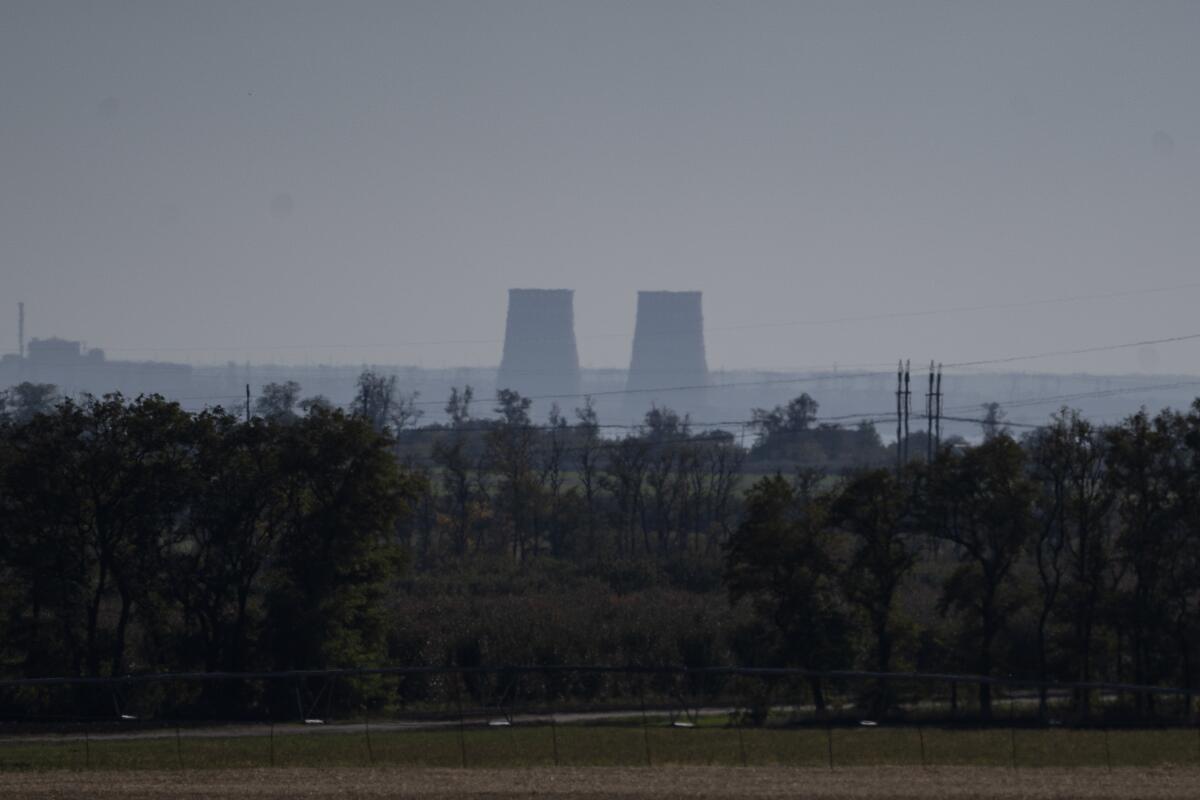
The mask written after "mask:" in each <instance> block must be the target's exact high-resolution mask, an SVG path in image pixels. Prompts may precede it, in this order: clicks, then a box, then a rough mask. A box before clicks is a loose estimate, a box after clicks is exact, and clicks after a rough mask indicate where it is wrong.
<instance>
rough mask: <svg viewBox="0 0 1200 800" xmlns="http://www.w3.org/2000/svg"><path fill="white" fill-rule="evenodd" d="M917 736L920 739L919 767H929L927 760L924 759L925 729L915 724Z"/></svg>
mask: <svg viewBox="0 0 1200 800" xmlns="http://www.w3.org/2000/svg"><path fill="white" fill-rule="evenodd" d="M917 738H918V739H920V740H921V768H922V769H929V762H928V761H926V760H925V729H924V727H922V726H921V725H917Z"/></svg>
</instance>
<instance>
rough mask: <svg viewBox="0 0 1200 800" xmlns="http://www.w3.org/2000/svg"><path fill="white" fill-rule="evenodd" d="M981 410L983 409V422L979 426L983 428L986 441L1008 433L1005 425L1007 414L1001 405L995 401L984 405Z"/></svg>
mask: <svg viewBox="0 0 1200 800" xmlns="http://www.w3.org/2000/svg"><path fill="white" fill-rule="evenodd" d="M981 408H982V409H983V420H982V421H981V422H980V423H979V424H980V425H982V426H983V438H984V439H992V438H995V437H996V436H999V435H1000V434H1002V433H1007V432H1008V429H1007V428H1006V427H1004V424H1003V423H1004V417H1005V416H1006V414H1005V413H1004V409H1002V408H1001V407H1000V404H999V403H997V402H994V401H993V402H991V403H984V404H983V405H982V406H981Z"/></svg>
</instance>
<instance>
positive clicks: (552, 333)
mask: <svg viewBox="0 0 1200 800" xmlns="http://www.w3.org/2000/svg"><path fill="white" fill-rule="evenodd" d="M574 294H575V293H574V292H573V291H571V290H570V289H509V290H508V320H507V322H506V323H505V326H504V356H503V357H502V358H501V360H500V372H499V374H498V375H497V378H496V386H497V388H500V389H515V390H517V391H518V392H520V393H521V394H523V395H525V396H527V397H529V396H533V397H537V396H541V395H573V394H578V392H579V354H578V352H577V350H576V349H575V306H574Z"/></svg>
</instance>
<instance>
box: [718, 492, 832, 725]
mask: <svg viewBox="0 0 1200 800" xmlns="http://www.w3.org/2000/svg"><path fill="white" fill-rule="evenodd" d="M827 519H828V505H827V502H826V501H825V499H824V498H816V499H813V500H810V501H809V502H806V503H801V502H798V498H797V496H796V493H795V490H794V489H793V488H792V486H791V484H790V483H789V482H788V481H787V480H785V479H784V478H782V477H780V476H778V475H776V476H774V477H768V478H762V479H761V480H759V481H758V482H756V483H755V484H754V485H753V486H752V487H751V488H750V490H749V492H747V494H746V510H745V516H744V517H743V519H742V523H741V524H740V525H739V526H738V527H737V530H736V531H735V532H734V534H733V536H732V537H731V538H730V540H729V543H728V545H727V546H726V555H725V585H726V587H727V588H728V590H729V596H730V600H731V602H733V603H735V604H736V603H738V602H740V601H742V600H746V601H748V602H749V603H750V604H751V606H752V607H753V608H754V609H755V610H756V611H757V612H758V614H759V615H760V616H762V617H763V618H764V619H767V620H770V621H771V622H772V623H773V625H774V627H775V630H776V631H777V632H778V634H779V644H778V652H779V653H780V656H781V658H782V660H783V661H784V662H785V663H789V664H795V665H798V666H800V667H804V668H806V669H817V670H819V669H831V668H836V667H838V666H841V665H842V664H844V663H845V658H846V656H847V652H848V646H847V629H848V626H847V620H846V618H845V615H844V613H843V612H842V609H841V608H840V606H839V604H838V602H837V579H836V569H835V565H834V560H833V557H832V552H831V549H832V542H831V541H830V536H829V528H828V525H827ZM813 691H814V696H815V702H816V704H817V708H818V710H823V709H824V696H823V694H822V692H821V690H820V686H819V683H817V682H814V684H813Z"/></svg>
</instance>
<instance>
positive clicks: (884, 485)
mask: <svg viewBox="0 0 1200 800" xmlns="http://www.w3.org/2000/svg"><path fill="white" fill-rule="evenodd" d="M911 503H912V490H911V487H910V486H908V485H906V484H905V482H902V481H901V480H898V479H897V478H896V477H895V476H894V475H893V473H892V472H891V471H889V470H870V471H866V472H861V473H859V474H858V475H856V476H854V477H853V478H852V479H851V480H850V481H849V482H848V483H847V484H846V485H845V487H844V488H843V489H842V490H841V491H840V492H839V493H838V495H837V497H836V499H835V500H834V502H833V507H832V513H831V522H832V523H833V525H834V526H836V527H837V528H838V529H839V530H842V531H845V532H846V533H848V534H850V536H851V540H852V544H851V551H850V555H849V559H848V563H847V564H846V566H845V569H844V570H843V571H842V573H841V574H842V588H843V591H844V592H845V594H846V599H848V600H849V601H850V602H851V603H852V604H853V605H855V606H856V607H858V608H859V609H860V610H861V611H862V613H863V614H864V615H865V616H866V618H867V622H868V624H869V626H870V629H871V632H872V634H873V639H874V642H873V645H874V651H875V664H874V668H875V669H876V670H877V671H879V672H890V671H891V668H892V650H893V640H894V633H893V628H894V622H895V616H896V613H897V611H896V595H897V593H898V592H899V590H900V586H901V583H902V582H903V580H904V578H905V576H906V575H908V573H909V571H910V570H912V568H913V565H914V564H915V563H916V554H915V551H914V550H913V548H912V547H911V546H910V545H909V541H908V538H909V531H908V528H909V526H910V525H911V523H912V508H911ZM888 704H889V701H888V692H887V688H886V685H885V684H883V682H881V683H880V686H879V691H878V692H877V693H876V695H875V697H874V698H873V710H872V713H873V714H874V715H875V716H876V717H878V716H881V715H882V714H883V712H884V711H886V710H887V707H888Z"/></svg>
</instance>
